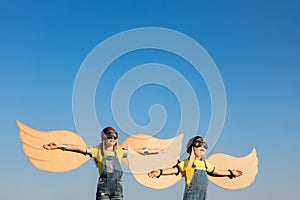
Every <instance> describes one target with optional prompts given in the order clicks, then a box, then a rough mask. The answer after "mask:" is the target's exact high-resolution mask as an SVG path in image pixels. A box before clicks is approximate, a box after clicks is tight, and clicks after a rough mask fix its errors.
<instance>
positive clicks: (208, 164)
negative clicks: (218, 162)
mask: <svg viewBox="0 0 300 200" xmlns="http://www.w3.org/2000/svg"><path fill="white" fill-rule="evenodd" d="M205 162H206V166H207V169H206V171H207V172H213V171H214V169H215V166H214V165H212V164H210V162H208V161H207V160H205Z"/></svg>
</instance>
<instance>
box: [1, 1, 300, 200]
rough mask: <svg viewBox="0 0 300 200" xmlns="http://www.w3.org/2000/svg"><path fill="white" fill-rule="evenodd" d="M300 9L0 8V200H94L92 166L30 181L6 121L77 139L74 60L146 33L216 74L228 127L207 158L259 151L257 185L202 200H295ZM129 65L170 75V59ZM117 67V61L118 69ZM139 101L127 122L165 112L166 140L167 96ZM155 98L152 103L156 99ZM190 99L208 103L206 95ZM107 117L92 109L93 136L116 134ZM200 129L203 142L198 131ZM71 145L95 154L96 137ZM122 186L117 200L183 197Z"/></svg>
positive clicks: (269, 5)
mask: <svg viewBox="0 0 300 200" xmlns="http://www.w3.org/2000/svg"><path fill="white" fill-rule="evenodd" d="M299 9H300V5H299V2H298V1H296V0H294V1H292V0H287V1H283V0H281V1H280V0H253V1H238V0H236V1H234V0H228V1H221V0H219V1H214V0H209V1H202V0H197V1H194V0H191V1H183V0H172V1H169V0H163V1H156V0H152V1H148V0H146V1H142V0H139V1H133V0H126V1H115V0H110V1H104V0H103V1H101V0H87V1H78V0H72V1H57V0H51V1H34V0H27V1H15V0H1V1H0V27H1V29H0V67H1V72H0V83H1V84H0V94H1V100H0V134H1V151H0V152H1V153H0V154H1V158H2V161H1V168H0V169H1V172H0V188H1V192H0V199H25V200H39V199H43V200H50V199H73V200H80V199H95V190H96V183H97V176H98V174H97V170H96V168H95V167H94V165H93V163H92V162H87V163H86V164H84V165H83V166H81V167H80V168H79V169H76V170H74V171H71V172H67V173H46V172H42V171H39V170H37V169H35V168H34V167H32V166H31V164H30V163H29V162H28V160H27V158H26V157H25V155H24V154H23V152H22V146H21V141H20V139H19V135H18V128H17V126H16V120H20V121H22V122H24V123H26V124H28V125H30V126H31V127H33V128H36V129H40V130H54V129H66V130H71V131H74V132H76V127H75V123H74V120H73V114H72V91H73V84H74V81H75V78H76V74H77V72H78V70H79V68H80V66H81V63H82V62H83V60H84V59H85V57H86V56H87V55H88V54H89V53H90V52H91V51H92V49H93V48H95V47H96V46H97V45H98V44H99V43H100V42H102V41H104V40H105V39H107V38H109V37H111V36H113V35H115V34H117V33H119V32H122V31H126V30H129V29H133V28H139V27H148V26H151V27H164V28H169V29H173V30H176V31H179V32H182V33H184V34H186V35H188V36H189V37H191V38H193V39H194V40H196V41H197V42H198V43H199V44H201V45H202V46H203V47H204V48H205V49H206V51H207V52H208V53H209V54H210V56H211V57H212V58H213V60H214V61H215V63H216V65H217V66H218V69H219V71H220V73H221V75H222V78H223V81H224V85H225V89H226V95H227V115H226V121H225V125H224V129H223V131H222V134H221V136H220V138H219V140H218V143H217V144H216V146H215V147H214V149H213V150H212V151H211V152H210V153H211V154H213V153H216V152H224V153H227V154H230V155H233V156H243V155H246V154H248V153H249V152H250V151H251V149H252V148H253V147H255V148H256V149H257V151H258V157H259V161H260V163H259V173H258V175H257V178H256V180H255V182H254V183H253V184H252V185H251V186H249V187H248V188H245V189H242V190H239V191H228V190H224V189H221V188H218V187H216V186H214V185H213V184H211V185H210V187H209V198H208V199H210V200H213V199H221V198H222V199H223V200H227V199H228V200H229V199H231V200H232V199H244V200H250V199H272V200H275V199H295V198H296V196H298V194H299V191H298V189H299V179H300V176H299V173H297V172H298V168H297V166H299V165H300V160H299V156H298V153H299V144H298V141H299V119H300V114H299V112H300V106H299V102H300V95H299V93H300V86H299V85H300V84H299V74H300V73H299V72H300V68H299V65H300V59H299V52H300V51H299V50H300V49H299V48H300V40H299V35H300V29H299V27H300V20H299V19H300V14H299ZM116 48H118V46H116ZM137 56H139V57H138V58H134V56H130V57H128V58H127V59H126V57H124V63H126V64H127V66H130V63H131V62H132V63H134V62H135V60H139V64H142V63H147V62H149V61H152V62H154V61H155V62H157V63H160V62H162V63H165V64H166V63H167V64H169V65H170V66H173V65H174V67H176V63H177V61H176V58H175V57H168V56H166V57H164V55H163V54H159V56H157V57H155V56H148V57H147V56H145V57H144V59H145V60H143V59H141V55H137ZM142 58H143V56H142ZM151 59H152V60H151ZM178 62H179V61H178ZM124 63H122V59H120V60H119V65H120V66H121V65H123V64H124ZM116 65H118V63H116ZM177 67H178V66H177ZM182 69H183V72H182V73H188V72H187V71H185V68H182ZM108 73H111V74H115V76H116V77H118V76H120V73H121V72H120V70H119V69H118V68H112V69H111V71H110V72H108ZM141 78H142V77H141ZM189 78H191V79H193V81H194V83H192V85H193V84H197V79H194V78H193V73H191V74H190V75H188V77H187V79H189ZM198 79H199V78H198ZM200 81H201V80H200V79H199V82H200ZM108 89H110V86H107V87H106V86H105V85H99V86H98V90H97V91H98V92H99V91H101V92H104V91H106V90H108ZM144 89H145V90H146V92H144V95H145V96H143V95H141V93H140V92H139V91H137V93H136V94H135V96H134V97H136V99H135V100H132V104H133V105H134V106H133V107H134V109H131V112H132V116H133V118H134V119H135V120H136V121H137V123H140V124H143V123H146V124H147V120H148V118H147V113H146V111H147V109H148V106H149V105H151V103H152V104H153V103H161V104H162V105H163V104H165V106H166V110H167V112H170V114H169V115H168V116H169V117H171V116H173V117H171V118H170V119H168V120H167V124H166V127H165V128H164V129H163V130H164V132H165V133H172V134H170V135H167V134H166V135H164V137H166V138H167V137H169V136H170V137H172V136H174V134H176V133H174V132H175V130H176V129H175V128H177V127H175V128H174V127H173V126H178V125H176V124H178V123H179V117H178V114H176V113H172V112H177V111H178V108H177V107H176V105H177V104H176V100H174V96H172V95H171V94H169V91H167V90H164V89H163V88H161V87H155V86H153V87H151V86H149V87H145V88H144ZM156 89H157V90H158V91H155V90H156ZM164 92H165V96H163V98H160V99H158V98H155V96H157V94H163V93H164ZM99 93H100V92H99ZM99 93H97V94H96V97H97V99H98V100H99V99H100V94H99ZM199 93H200V94H199ZM147 95H148V96H147ZM197 95H200V96H204V97H203V99H206V100H209V96H208V93H207V91H206V92H203V94H201V92H197ZM150 97H153V101H152V102H151V100H152V99H151V98H150ZM149 99H150V101H149V102H148V100H149ZM146 100H147V101H146ZM206 100H203V102H204V103H205V102H206ZM157 101H161V102H157ZM166 102H167V104H166ZM109 105H110V104H109V102H108V103H107V102H106V104H105V103H101V100H99V101H96V108H97V111H98V112H97V115H98V117H99V119H101V120H103V122H102V123H103V124H105V125H108V124H111V125H115V124H114V121H113V118H111V117H110V114H109V112H111V111H109V107H108V106H109ZM173 106H174V107H173ZM177 106H178V105H177ZM205 107H209V106H205V104H204V108H202V109H203V112H204V114H203V115H204V117H203V121H204V124H205V123H207V121H209V117H208V116H207V115H206V114H205V110H206V109H205ZM201 114H202V113H201ZM105 116H108V117H107V118H106V117H105ZM176 116H177V117H176ZM174 124H175V125H174ZM206 126H207V125H206ZM199 129H203V130H205V125H204V128H203V127H202V126H201V125H200V128H199ZM81 136H82V137H83V138H84V139H85V140H86V141H87V142H88V143H92V144H97V143H98V142H99V140H98V136H99V135H98V133H85V134H81ZM90 138H93V139H90ZM121 142H122V141H121ZM124 182H125V186H124V187H125V197H126V199H146V200H148V199H149V200H150V199H157V200H159V199H178V200H179V199H181V198H182V192H183V188H184V185H183V181H181V182H179V183H178V184H176V185H175V186H174V187H171V188H168V189H165V190H152V189H148V188H145V187H143V186H141V185H139V184H137V183H136V182H135V181H134V180H133V178H132V176H131V175H129V174H126V175H125V176H124Z"/></svg>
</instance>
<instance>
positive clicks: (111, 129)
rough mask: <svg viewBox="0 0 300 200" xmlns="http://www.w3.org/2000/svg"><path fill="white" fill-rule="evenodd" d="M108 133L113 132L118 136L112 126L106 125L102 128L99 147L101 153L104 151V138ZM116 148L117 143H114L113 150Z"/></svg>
mask: <svg viewBox="0 0 300 200" xmlns="http://www.w3.org/2000/svg"><path fill="white" fill-rule="evenodd" d="M109 134H113V135H115V136H116V137H117V138H118V132H117V131H116V130H115V129H114V128H113V127H110V126H108V127H106V128H104V129H103V130H102V132H101V144H102V148H100V149H101V150H102V153H103V152H104V146H105V142H104V140H105V139H106V135H109ZM100 146H101V145H100ZM117 149H118V143H116V144H115V145H114V151H116V150H117Z"/></svg>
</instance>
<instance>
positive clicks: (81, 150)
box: [43, 142, 92, 156]
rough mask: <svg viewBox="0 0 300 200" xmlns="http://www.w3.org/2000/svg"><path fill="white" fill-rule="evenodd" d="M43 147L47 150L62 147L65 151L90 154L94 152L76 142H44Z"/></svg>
mask: <svg viewBox="0 0 300 200" xmlns="http://www.w3.org/2000/svg"><path fill="white" fill-rule="evenodd" d="M43 148H44V149H46V150H54V149H61V150H64V151H73V152H77V153H82V154H88V155H90V156H91V155H92V152H91V150H90V149H89V148H88V147H85V146H80V145H74V144H61V143H58V142H50V143H48V144H44V145H43Z"/></svg>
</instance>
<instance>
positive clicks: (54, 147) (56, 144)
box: [43, 142, 61, 150]
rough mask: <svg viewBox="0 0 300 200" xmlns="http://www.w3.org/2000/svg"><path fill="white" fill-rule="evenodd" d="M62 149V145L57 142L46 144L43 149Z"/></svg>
mask: <svg viewBox="0 0 300 200" xmlns="http://www.w3.org/2000/svg"><path fill="white" fill-rule="evenodd" d="M60 147H61V144H59V143H57V142H50V143H49V144H44V145H43V148H44V149H46V150H53V149H59V148H60Z"/></svg>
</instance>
